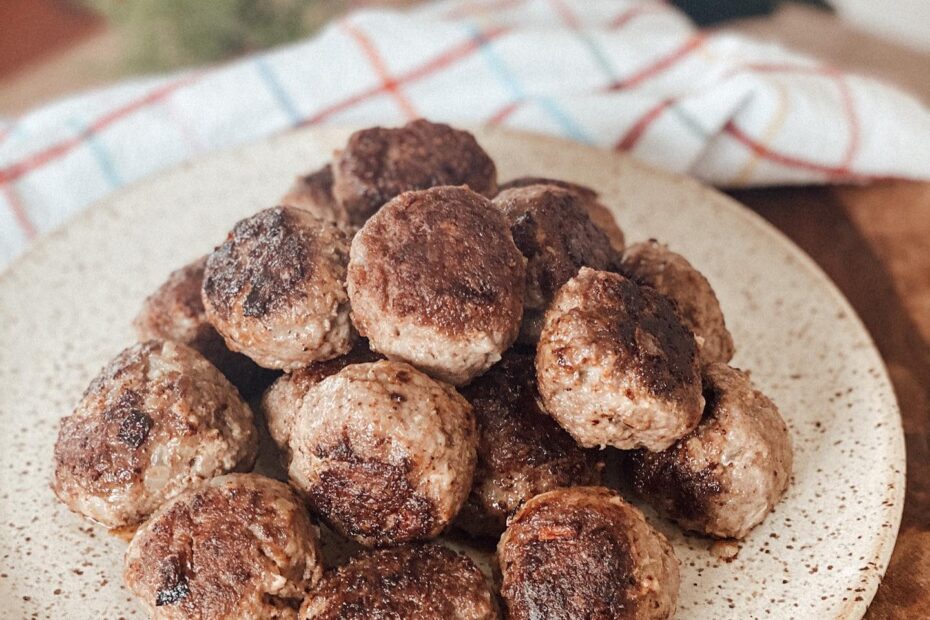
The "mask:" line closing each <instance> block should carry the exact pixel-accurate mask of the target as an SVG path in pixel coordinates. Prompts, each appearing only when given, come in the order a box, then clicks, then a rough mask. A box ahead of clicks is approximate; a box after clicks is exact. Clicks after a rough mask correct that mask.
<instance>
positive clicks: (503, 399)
mask: <svg viewBox="0 0 930 620" xmlns="http://www.w3.org/2000/svg"><path fill="white" fill-rule="evenodd" d="M462 395H463V396H465V398H466V399H467V400H468V401H469V402H470V403H471V404H472V407H473V409H474V412H475V420H476V422H477V424H478V463H477V466H476V468H475V481H474V483H473V485H472V490H471V493H470V494H469V496H468V500H467V501H466V502H465V505H464V506H462V511H461V512H460V513H459V516H458V518H457V519H456V524H457V525H458V526H459V527H461V528H462V529H463V530H465V531H466V532H468V533H470V534H472V535H475V536H500V534H501V532H503V531H504V528H505V527H506V525H507V518H508V517H510V516H511V515H513V513H515V512H516V511H517V509H519V508H520V506H522V505H523V503H524V502H526V501H527V500H528V499H530V498H531V497H533V496H535V495H538V494H540V493H544V492H546V491H551V490H552V489H555V488H559V487H567V486H584V485H590V484H597V483H598V482H600V470H601V468H602V464H601V463H599V462H598V461H597V458H596V455H595V454H594V453H593V452H592V451H586V450H583V449H581V448H580V447H579V446H578V444H576V443H575V440H574V439H572V437H571V435H569V434H568V433H566V432H565V431H564V430H562V429H561V428H560V427H559V425H558V424H556V423H555V421H554V420H553V419H552V418H550V417H548V416H547V415H546V414H545V413H544V412H543V411H542V410H541V409H540V408H539V405H538V403H537V402H536V401H537V398H538V394H537V392H536V371H535V368H534V367H533V355H532V354H531V353H520V352H517V351H513V350H511V351H509V352H508V353H506V354H504V358H503V359H502V360H501V361H500V362H499V363H497V364H495V365H494V366H493V367H491V370H490V371H488V372H487V373H486V374H484V375H483V376H481V377H479V378H478V379H477V380H476V381H475V382H473V383H472V384H471V385H469V386H468V387H466V388H464V390H463V391H462Z"/></svg>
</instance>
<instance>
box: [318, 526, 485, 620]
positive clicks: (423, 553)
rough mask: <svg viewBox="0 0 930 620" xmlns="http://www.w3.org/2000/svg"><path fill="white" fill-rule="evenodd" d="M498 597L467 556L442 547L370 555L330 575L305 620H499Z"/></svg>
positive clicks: (422, 546)
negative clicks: (496, 597)
mask: <svg viewBox="0 0 930 620" xmlns="http://www.w3.org/2000/svg"><path fill="white" fill-rule="evenodd" d="M499 617H500V616H499V613H498V609H497V602H496V600H495V597H494V593H493V592H492V591H491V589H490V587H489V586H488V583H487V581H486V580H485V578H484V575H482V574H481V571H479V570H478V568H477V567H476V566H475V565H474V563H473V562H472V561H471V560H469V559H468V558H467V557H465V556H464V555H461V554H459V553H456V552H455V551H452V550H451V549H449V548H447V547H443V546H440V545H436V544H419V545H405V546H402V547H396V548H393V549H381V550H377V551H366V552H363V553H361V554H359V555H357V556H356V557H354V558H352V559H351V560H350V561H349V563H348V564H346V565H344V566H341V567H340V568H338V569H336V570H334V571H330V572H329V573H327V574H326V575H325V576H324V577H323V580H322V581H321V582H320V583H319V585H318V586H317V587H316V589H315V590H313V592H311V593H310V595H309V596H308V597H307V600H306V601H305V602H304V606H303V608H302V609H301V611H300V618H301V620H370V619H372V618H378V619H384V620H388V619H391V620H401V619H403V620H496V619H497V618H499Z"/></svg>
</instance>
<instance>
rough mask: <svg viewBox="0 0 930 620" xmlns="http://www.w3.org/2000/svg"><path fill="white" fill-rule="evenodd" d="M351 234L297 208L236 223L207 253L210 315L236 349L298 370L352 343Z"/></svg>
mask: <svg viewBox="0 0 930 620" xmlns="http://www.w3.org/2000/svg"><path fill="white" fill-rule="evenodd" d="M348 254H349V241H348V238H347V237H346V235H345V233H344V232H343V231H341V230H340V229H339V228H337V227H336V225H335V224H333V223H331V222H324V221H323V220H320V219H317V218H315V217H314V216H313V215H311V214H310V213H308V212H307V211H302V210H300V209H295V208H294V207H275V208H272V209H265V210H264V211H260V212H259V213H257V214H256V215H253V216H252V217H250V218H247V219H244V220H242V221H240V222H239V223H238V224H236V226H235V228H233V230H232V232H231V233H230V234H229V237H228V239H227V240H226V241H225V242H224V243H223V244H222V245H221V246H219V247H218V248H217V249H216V250H214V252H213V253H212V254H211V255H210V257H209V258H208V259H207V266H206V271H205V273H204V280H203V302H204V307H205V308H206V311H207V318H208V319H209V320H210V322H211V323H213V326H214V327H216V329H217V331H218V332H220V334H222V335H223V337H224V338H225V339H226V344H227V346H228V347H229V348H230V349H232V350H233V351H238V352H241V353H245V354H246V355H248V356H249V357H251V358H252V359H253V360H255V361H256V362H257V363H258V364H260V365H262V366H264V367H266V368H280V369H282V370H294V369H297V368H300V367H302V366H306V365H307V364H310V363H311V362H315V361H318V360H327V359H330V358H333V357H337V356H339V355H343V354H345V353H346V352H348V350H349V349H350V348H351V345H352V339H353V334H352V329H351V323H350V321H349V297H348V294H347V293H346V288H345V277H346V265H347V263H348Z"/></svg>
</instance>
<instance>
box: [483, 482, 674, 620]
mask: <svg viewBox="0 0 930 620" xmlns="http://www.w3.org/2000/svg"><path fill="white" fill-rule="evenodd" d="M497 554H498V559H499V562H500V571H501V575H502V586H501V596H502V597H503V599H504V602H505V603H506V605H507V611H508V618H510V619H511V620H530V619H532V620H535V619H537V618H546V619H547V620H562V619H564V620H570V619H574V618H624V619H627V618H629V619H636V620H653V619H656V620H658V619H662V618H670V617H672V615H673V614H674V613H675V605H676V603H677V600H678V585H679V573H678V560H677V558H676V557H675V553H674V551H673V550H672V547H671V545H670V544H669V543H668V541H667V540H666V539H665V537H664V536H663V535H662V534H660V533H659V532H657V531H655V530H654V529H653V528H652V527H650V526H649V524H648V523H646V520H645V519H644V518H643V515H642V513H640V512H639V510H637V509H636V508H634V507H633V506H630V505H629V504H627V503H626V502H624V501H623V500H622V499H620V497H619V496H618V495H616V494H615V493H613V492H612V491H610V490H609V489H606V488H603V487H574V488H570V489H557V490H555V491H550V492H548V493H544V494H542V495H538V496H536V497H535V498H533V499H531V500H530V501H529V502H527V503H526V504H525V505H524V506H523V508H521V509H520V511H519V512H518V513H517V514H516V515H515V516H514V517H513V519H512V520H511V522H510V525H509V526H508V527H507V531H506V532H505V533H504V536H503V537H502V538H501V540H500V543H499V544H498V547H497Z"/></svg>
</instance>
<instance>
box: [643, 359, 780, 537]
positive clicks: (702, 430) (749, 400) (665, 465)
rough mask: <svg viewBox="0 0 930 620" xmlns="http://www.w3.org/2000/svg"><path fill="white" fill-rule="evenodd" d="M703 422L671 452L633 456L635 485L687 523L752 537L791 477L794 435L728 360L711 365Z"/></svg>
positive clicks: (714, 533) (707, 371) (706, 373)
mask: <svg viewBox="0 0 930 620" xmlns="http://www.w3.org/2000/svg"><path fill="white" fill-rule="evenodd" d="M704 396H705V398H706V399H707V407H706V409H705V411H704V419H703V420H701V423H700V425H698V427H697V428H696V429H695V430H694V431H692V432H691V433H690V434H689V435H687V436H685V437H684V438H683V439H681V440H680V441H679V442H678V443H676V444H675V445H674V446H672V447H671V448H669V449H668V450H665V451H663V452H658V453H653V452H645V451H637V452H633V453H630V454H629V456H628V459H629V463H630V466H631V473H632V476H631V477H632V480H633V488H634V489H635V490H636V491H637V492H638V493H639V494H640V495H642V497H643V498H645V499H646V500H647V501H649V503H651V504H652V505H653V506H655V508H656V509H657V510H658V511H659V512H662V513H664V514H665V515H667V516H669V517H671V518H672V519H674V520H675V521H677V522H678V523H679V524H680V525H681V526H682V527H683V528H685V529H688V530H693V531H697V532H701V533H703V534H709V535H711V536H716V537H719V538H744V537H745V536H746V535H747V534H748V533H749V531H750V530H751V529H752V528H754V527H755V526H756V525H758V524H759V523H761V522H762V520H763V519H765V516H766V515H767V514H768V513H769V511H771V510H772V508H773V507H774V506H775V504H776V503H778V500H779V499H781V496H782V495H784V493H785V490H786V489H787V488H788V483H789V481H790V479H791V462H792V450H791V437H790V435H789V434H788V427H787V426H786V425H785V422H784V420H782V418H781V415H779V413H778V409H777V408H776V407H775V404H774V403H773V402H772V401H771V400H769V399H768V398H766V397H765V395H763V394H762V393H761V392H759V391H758V390H756V389H754V388H753V386H752V383H750V381H749V376H748V375H747V374H745V373H743V372H740V371H739V370H736V369H733V368H730V367H729V366H727V365H726V364H710V365H708V366H707V367H706V368H705V369H704Z"/></svg>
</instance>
